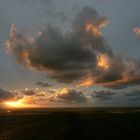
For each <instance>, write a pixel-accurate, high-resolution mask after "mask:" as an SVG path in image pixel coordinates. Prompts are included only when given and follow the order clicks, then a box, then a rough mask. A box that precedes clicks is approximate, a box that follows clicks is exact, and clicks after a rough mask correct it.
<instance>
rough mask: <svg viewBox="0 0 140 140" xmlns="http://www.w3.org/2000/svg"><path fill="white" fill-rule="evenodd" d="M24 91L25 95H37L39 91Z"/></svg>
mask: <svg viewBox="0 0 140 140" xmlns="http://www.w3.org/2000/svg"><path fill="white" fill-rule="evenodd" d="M22 93H23V94H24V95H27V96H33V95H36V94H37V93H36V92H35V91H33V90H24V91H22Z"/></svg>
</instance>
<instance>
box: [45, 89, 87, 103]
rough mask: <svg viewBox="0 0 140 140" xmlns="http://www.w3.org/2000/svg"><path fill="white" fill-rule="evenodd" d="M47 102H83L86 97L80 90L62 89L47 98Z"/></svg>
mask: <svg viewBox="0 0 140 140" xmlns="http://www.w3.org/2000/svg"><path fill="white" fill-rule="evenodd" d="M47 100H48V101H49V102H62V103H63V102H65V103H84V102H86V97H85V95H84V94H83V92H81V91H76V90H75V89H68V88H65V89H62V90H60V91H58V92H56V93H55V94H53V95H52V96H50V97H48V99H47Z"/></svg>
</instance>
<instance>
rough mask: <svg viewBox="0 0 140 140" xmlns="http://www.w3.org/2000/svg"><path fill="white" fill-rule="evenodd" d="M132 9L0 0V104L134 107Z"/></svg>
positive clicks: (137, 66) (139, 23)
mask: <svg viewBox="0 0 140 140" xmlns="http://www.w3.org/2000/svg"><path fill="white" fill-rule="evenodd" d="M139 7H140V1H139V0H133V1H132V0H123V1H122V0H117V1H116V0H77V1H75V0H71V1H66V0H11V1H9V0H1V1H0V57H1V59H0V102H1V105H0V106H3V103H5V102H6V103H7V101H8V102H12V103H13V102H14V103H13V104H12V105H13V106H16V105H17V106H18V105H19V106H21V107H32V106H34V107H44V106H45V107H46V106H63V107H65V106H84V107H85V106H92V107H96V106H140V86H139V84H140V55H139V53H140V18H139V11H140V10H139ZM7 105H8V104H7Z"/></svg>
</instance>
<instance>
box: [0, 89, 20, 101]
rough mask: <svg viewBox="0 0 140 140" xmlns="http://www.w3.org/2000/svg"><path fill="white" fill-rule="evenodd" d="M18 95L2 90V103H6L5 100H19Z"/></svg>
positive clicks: (0, 91)
mask: <svg viewBox="0 0 140 140" xmlns="http://www.w3.org/2000/svg"><path fill="white" fill-rule="evenodd" d="M17 98H19V97H18V93H17V92H13V91H8V90H4V89H2V88H0V101H1V102H2V101H5V100H12V99H17Z"/></svg>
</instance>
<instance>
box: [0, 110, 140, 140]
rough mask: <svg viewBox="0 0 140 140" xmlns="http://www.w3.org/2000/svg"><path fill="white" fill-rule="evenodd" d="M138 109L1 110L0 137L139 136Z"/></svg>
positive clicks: (37, 139) (36, 139) (41, 139)
mask: <svg viewBox="0 0 140 140" xmlns="http://www.w3.org/2000/svg"><path fill="white" fill-rule="evenodd" d="M139 130H140V109H138V108H137V109H134V108H131V109H126V108H125V109H120V108H110V109H108V108H103V109H101V108H97V109H95V108H94V109H92V108H90V109H78V108H77V109H66V108H65V109H21V110H20V109H19V110H7V109H6V110H1V113H0V140H63V139H65V140H67V139H71V140H81V139H84V140H98V139H106V138H107V139H120V138H121V139H122V138H123V139H126V138H127V139H135V140H136V139H139Z"/></svg>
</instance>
